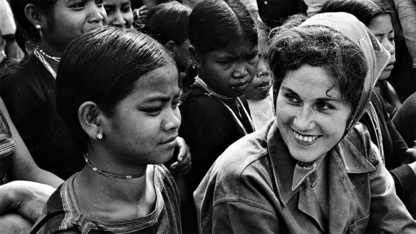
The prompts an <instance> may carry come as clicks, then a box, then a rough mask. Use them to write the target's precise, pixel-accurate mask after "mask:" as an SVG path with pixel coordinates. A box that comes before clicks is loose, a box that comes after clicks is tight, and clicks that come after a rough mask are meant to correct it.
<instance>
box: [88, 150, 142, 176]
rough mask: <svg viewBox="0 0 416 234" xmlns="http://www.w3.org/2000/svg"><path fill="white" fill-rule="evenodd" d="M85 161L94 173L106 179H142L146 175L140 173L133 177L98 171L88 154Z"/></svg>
mask: <svg viewBox="0 0 416 234" xmlns="http://www.w3.org/2000/svg"><path fill="white" fill-rule="evenodd" d="M84 159H85V162H86V163H87V165H88V167H89V168H91V169H92V170H93V171H94V172H96V173H98V174H100V175H103V176H105V177H114V178H116V179H134V178H139V177H142V176H144V175H145V174H146V171H144V172H141V173H138V174H132V175H122V174H115V173H111V172H107V171H103V170H100V169H98V168H97V167H96V166H95V165H94V164H93V163H92V162H91V160H89V159H88V153H86V154H84Z"/></svg>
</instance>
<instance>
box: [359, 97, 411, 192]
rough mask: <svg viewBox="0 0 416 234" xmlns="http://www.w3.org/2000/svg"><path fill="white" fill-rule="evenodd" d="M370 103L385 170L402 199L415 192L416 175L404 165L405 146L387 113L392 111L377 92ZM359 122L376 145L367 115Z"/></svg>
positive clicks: (374, 135)
mask: <svg viewBox="0 0 416 234" xmlns="http://www.w3.org/2000/svg"><path fill="white" fill-rule="evenodd" d="M371 102H372V103H373V105H374V108H375V111H376V113H377V117H378V119H379V123H380V130H381V134H382V138H383V150H384V161H385V165H386V168H387V169H388V170H389V171H390V173H391V175H392V176H393V179H394V182H395V183H394V184H395V186H396V192H397V195H398V196H399V197H400V198H401V199H404V198H406V197H407V196H408V195H409V194H411V193H413V192H414V191H415V190H416V175H415V174H414V173H413V171H412V169H411V168H410V167H409V166H408V165H404V163H405V162H406V160H407V158H406V150H407V149H408V147H407V144H406V143H405V142H404V140H403V138H402V137H401V136H400V133H399V132H398V131H397V130H396V127H395V126H394V123H393V121H392V120H391V117H390V113H391V112H389V111H392V109H393V108H389V105H388V104H387V102H386V101H384V99H383V97H381V96H380V94H379V93H378V92H373V94H372V96H371ZM360 122H361V123H363V124H364V125H365V126H366V127H367V128H368V130H369V132H370V136H371V140H372V141H373V142H374V143H375V144H377V137H376V132H375V131H376V130H375V128H374V126H373V124H372V123H371V120H370V117H369V115H368V113H365V114H364V115H363V117H362V118H361V119H360Z"/></svg>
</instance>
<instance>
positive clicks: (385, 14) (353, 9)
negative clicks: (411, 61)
mask: <svg viewBox="0 0 416 234" xmlns="http://www.w3.org/2000/svg"><path fill="white" fill-rule="evenodd" d="M321 12H347V13H350V14H352V15H354V16H355V17H357V19H358V20H360V21H361V22H362V23H363V24H365V26H367V27H368V28H369V29H370V31H371V32H372V33H373V34H374V35H375V36H376V38H377V40H378V41H379V42H380V43H381V44H382V45H383V46H384V48H386V50H387V51H389V53H390V55H391V57H390V62H389V64H388V66H387V67H386V68H385V69H384V71H383V73H382V74H381V75H380V77H379V80H380V81H383V80H385V79H387V78H388V77H389V76H390V73H391V71H392V70H393V68H394V63H395V62H396V56H395V53H396V45H395V40H394V30H393V24H392V21H391V15H392V11H391V10H390V9H389V7H388V6H387V5H386V4H385V3H383V2H382V1H380V0H329V1H328V2H326V3H325V4H324V5H323V6H322V8H321Z"/></svg>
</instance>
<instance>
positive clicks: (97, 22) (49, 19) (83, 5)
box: [41, 0, 106, 52]
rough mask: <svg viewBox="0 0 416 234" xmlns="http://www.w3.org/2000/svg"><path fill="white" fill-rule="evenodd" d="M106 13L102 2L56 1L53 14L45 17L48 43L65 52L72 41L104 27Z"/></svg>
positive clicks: (45, 33) (98, 0) (94, 0)
mask: <svg viewBox="0 0 416 234" xmlns="http://www.w3.org/2000/svg"><path fill="white" fill-rule="evenodd" d="M105 15H106V13H105V11H104V8H103V2H102V0H56V3H55V5H54V7H53V9H52V12H51V13H50V14H47V15H41V17H43V19H44V22H46V23H45V24H44V25H42V28H43V29H44V30H42V33H43V35H44V38H45V40H46V41H47V43H49V44H50V45H52V47H54V48H55V50H57V51H61V52H63V50H64V49H65V48H66V46H67V45H68V44H69V42H71V40H73V39H75V38H77V37H79V36H80V35H81V34H83V33H85V32H88V31H90V30H92V29H95V28H98V27H102V26H103V19H104V17H105Z"/></svg>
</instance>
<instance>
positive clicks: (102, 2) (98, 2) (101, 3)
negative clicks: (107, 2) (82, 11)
mask: <svg viewBox="0 0 416 234" xmlns="http://www.w3.org/2000/svg"><path fill="white" fill-rule="evenodd" d="M95 4H97V6H99V7H101V6H103V5H104V0H97V1H95Z"/></svg>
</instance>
